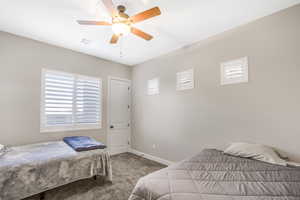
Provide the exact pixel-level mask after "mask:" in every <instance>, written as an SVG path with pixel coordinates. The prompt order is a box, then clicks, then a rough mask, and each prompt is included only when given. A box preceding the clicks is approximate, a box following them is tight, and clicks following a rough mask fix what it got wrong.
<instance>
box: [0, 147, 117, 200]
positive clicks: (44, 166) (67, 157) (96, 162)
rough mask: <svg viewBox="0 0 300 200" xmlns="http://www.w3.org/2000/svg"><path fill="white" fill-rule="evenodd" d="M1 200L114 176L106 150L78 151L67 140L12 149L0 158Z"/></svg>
mask: <svg viewBox="0 0 300 200" xmlns="http://www.w3.org/2000/svg"><path fill="white" fill-rule="evenodd" d="M0 173H1V174H0V200H18V199H22V198H25V197H28V196H31V195H34V194H38V193H41V192H44V191H46V190H49V189H52V188H55V187H58V186H61V185H64V184H67V183H70V182H73V181H77V180H80V179H85V178H90V177H93V176H102V177H104V179H106V180H110V181H111V179H112V172H111V163H110V157H109V154H108V153H107V151H106V150H101V149H98V150H92V151H86V152H76V151H74V150H73V149H72V148H70V147H69V146H68V145H66V144H65V143H64V142H49V143H40V144H33V145H26V146H19V147H12V148H9V150H8V152H7V153H6V154H4V156H1V157H0Z"/></svg>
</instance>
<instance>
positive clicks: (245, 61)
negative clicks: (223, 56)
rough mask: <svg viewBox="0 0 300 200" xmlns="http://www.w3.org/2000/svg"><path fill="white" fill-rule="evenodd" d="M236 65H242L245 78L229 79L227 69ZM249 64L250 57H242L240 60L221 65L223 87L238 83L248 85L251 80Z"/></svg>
mask: <svg viewBox="0 0 300 200" xmlns="http://www.w3.org/2000/svg"><path fill="white" fill-rule="evenodd" d="M236 64H241V68H242V69H243V72H244V73H243V76H241V77H237V78H232V79H227V78H226V74H225V70H226V68H227V67H228V68H230V67H234V66H235V65H236ZM248 68H249V64H248V57H247V56H246V57H242V58H239V59H235V60H231V61H228V62H223V63H221V85H230V84H237V83H247V82H248V81H249V80H248V79H249V69H248Z"/></svg>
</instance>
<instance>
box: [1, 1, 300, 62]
mask: <svg viewBox="0 0 300 200" xmlns="http://www.w3.org/2000/svg"><path fill="white" fill-rule="evenodd" d="M114 3H115V5H119V4H122V5H125V6H126V7H127V13H128V14H129V15H133V14H135V13H138V12H141V11H143V10H146V9H149V8H152V7H154V6H159V7H160V9H161V11H162V15H161V16H158V17H155V18H152V19H150V20H147V21H144V22H142V23H140V24H137V25H136V27H138V28H141V29H142V30H144V31H145V32H148V33H150V34H152V35H153V36H154V39H153V40H152V41H150V42H147V41H144V40H142V39H140V38H138V37H136V36H134V35H128V36H126V37H124V38H123V39H122V40H121V41H120V42H119V43H118V44H117V45H111V44H109V40H110V38H111V35H112V31H111V29H110V27H101V26H80V25H78V24H77V23H76V20H110V18H109V17H108V13H107V11H106V9H105V8H104V6H103V5H102V3H101V0H22V1H20V0H0V30H2V31H6V32H9V33H13V34H16V35H20V36H25V37H28V38H32V39H35V40H39V41H42V42H46V43H50V44H53V45H57V46H61V47H65V48H69V49H72V50H75V51H79V52H83V53H86V54H90V55H94V56H97V57H99V58H104V59H107V60H112V61H115V62H119V63H123V64H127V65H135V64H139V63H142V62H144V61H147V60H149V59H151V58H154V57H157V56H160V55H162V54H166V53H168V52H171V51H173V50H176V49H179V48H182V47H185V46H187V45H191V44H193V43H195V42H198V41H200V40H203V39H205V38H208V37H210V36H213V35H216V34H218V33H221V32H224V31H226V30H228V29H231V28H234V27H236V26H239V25H241V24H245V23H248V22H250V21H253V20H255V19H257V18H260V17H263V16H266V15H270V14H272V13H274V12H277V11H279V10H281V9H284V8H287V7H290V6H292V5H295V4H298V3H300V0H185V1H184V0H155V1H154V0H114ZM82 39H86V40H88V41H89V44H84V42H81V40H82ZM0 45H1V41H0ZM120 52H122V55H121V53H120Z"/></svg>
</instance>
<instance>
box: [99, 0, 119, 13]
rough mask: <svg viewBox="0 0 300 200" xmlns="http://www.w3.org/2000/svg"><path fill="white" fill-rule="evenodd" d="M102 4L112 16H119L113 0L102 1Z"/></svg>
mask: <svg viewBox="0 0 300 200" xmlns="http://www.w3.org/2000/svg"><path fill="white" fill-rule="evenodd" d="M102 2H103V4H104V6H105V7H106V9H107V10H108V11H109V14H110V15H111V16H115V15H117V11H116V10H115V6H114V4H113V2H112V0H102Z"/></svg>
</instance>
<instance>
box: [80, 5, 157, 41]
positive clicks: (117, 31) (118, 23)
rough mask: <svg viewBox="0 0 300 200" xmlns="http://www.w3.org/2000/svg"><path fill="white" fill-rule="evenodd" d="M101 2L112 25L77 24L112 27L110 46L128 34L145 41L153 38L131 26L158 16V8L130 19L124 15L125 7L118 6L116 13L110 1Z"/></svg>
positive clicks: (87, 22)
mask: <svg viewBox="0 0 300 200" xmlns="http://www.w3.org/2000/svg"><path fill="white" fill-rule="evenodd" d="M102 2H103V4H104V5H105V7H106V9H107V10H108V11H109V13H110V15H111V17H112V23H109V22H105V21H83V20H78V21H77V22H78V23H79V24H80V25H98V26H112V31H113V33H114V34H113V36H112V38H111V40H110V43H111V44H116V43H117V42H118V40H119V38H120V37H121V36H126V35H128V34H129V33H133V34H134V35H136V36H138V37H140V38H143V39H145V40H147V41H149V40H151V39H152V38H153V36H151V35H149V34H148V33H145V32H143V31H141V30H139V29H137V28H134V27H133V26H132V25H133V24H135V23H138V22H141V21H144V20H147V19H149V18H152V17H155V16H158V15H160V14H161V11H160V9H159V8H158V7H154V8H152V9H150V10H146V11H144V12H141V13H139V14H136V15H134V16H132V17H130V16H128V15H127V14H126V13H125V11H126V8H125V6H122V5H119V6H118V7H117V11H116V10H115V6H114V5H113V3H112V0H102Z"/></svg>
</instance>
